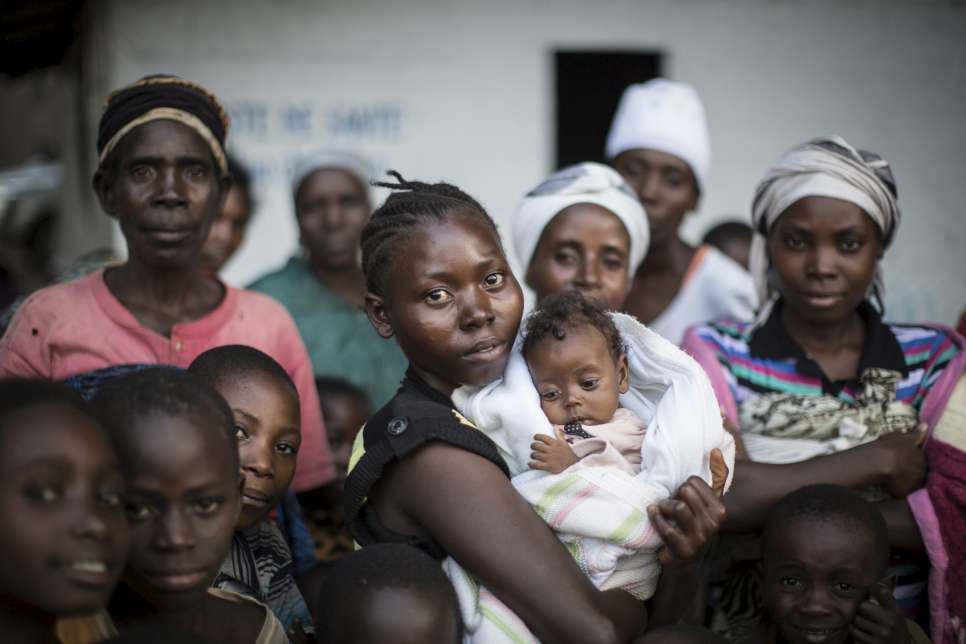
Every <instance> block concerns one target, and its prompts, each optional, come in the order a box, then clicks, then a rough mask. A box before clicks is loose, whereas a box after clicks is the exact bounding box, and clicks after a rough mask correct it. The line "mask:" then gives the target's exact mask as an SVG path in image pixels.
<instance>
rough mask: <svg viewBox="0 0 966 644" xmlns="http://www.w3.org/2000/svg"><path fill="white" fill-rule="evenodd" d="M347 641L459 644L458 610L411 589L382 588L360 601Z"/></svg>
mask: <svg viewBox="0 0 966 644" xmlns="http://www.w3.org/2000/svg"><path fill="white" fill-rule="evenodd" d="M355 604H356V609H357V610H356V612H355V613H354V615H353V617H352V621H353V624H352V625H350V626H349V631H350V632H349V633H348V634H346V635H348V636H347V637H345V640H346V641H351V642H355V644H382V643H383V642H395V643H396V644H421V643H422V642H439V643H441V644H450V643H452V644H456V643H458V642H459V641H460V639H459V624H458V623H457V621H456V608H455V607H454V606H451V605H449V603H448V602H440V600H439V598H438V597H434V596H433V595H431V594H429V593H427V592H420V591H414V590H411V589H407V588H378V589H373V590H372V591H370V592H368V593H365V594H364V595H363V596H362V597H361V598H359V599H358V600H357V601H356V602H355Z"/></svg>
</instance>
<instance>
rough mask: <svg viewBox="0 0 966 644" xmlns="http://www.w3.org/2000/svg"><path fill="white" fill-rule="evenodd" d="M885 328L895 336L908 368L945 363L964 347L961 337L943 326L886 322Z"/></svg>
mask: <svg viewBox="0 0 966 644" xmlns="http://www.w3.org/2000/svg"><path fill="white" fill-rule="evenodd" d="M886 327H887V328H888V329H889V331H890V332H891V333H892V335H894V336H895V338H896V341H897V342H898V343H899V347H900V349H901V350H902V354H903V356H904V357H905V359H906V364H907V366H909V367H915V366H917V365H921V364H923V363H927V362H928V363H931V364H932V365H933V366H935V365H936V363H946V362H948V361H949V360H951V359H952V358H954V357H955V356H956V355H957V354H959V353H961V352H962V351H963V349H964V346H966V341H964V339H963V337H962V336H961V335H959V334H958V333H957V332H956V331H955V330H954V329H953V328H952V327H948V326H945V325H943V324H933V323H914V324H909V323H894V322H887V323H886Z"/></svg>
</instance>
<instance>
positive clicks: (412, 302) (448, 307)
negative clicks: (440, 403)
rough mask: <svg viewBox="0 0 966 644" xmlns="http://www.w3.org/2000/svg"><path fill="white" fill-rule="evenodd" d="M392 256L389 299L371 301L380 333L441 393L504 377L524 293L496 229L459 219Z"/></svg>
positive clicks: (435, 225) (432, 227) (414, 235)
mask: <svg viewBox="0 0 966 644" xmlns="http://www.w3.org/2000/svg"><path fill="white" fill-rule="evenodd" d="M394 258H395V259H394V261H393V263H392V266H391V268H390V270H389V271H388V276H387V279H386V293H385V297H383V298H378V297H374V296H371V295H370V296H368V297H367V303H366V306H367V309H368V312H369V319H370V320H371V321H372V322H373V325H374V326H375V327H376V330H377V331H378V332H379V333H380V335H382V336H383V337H387V338H388V337H390V336H395V337H396V341H397V342H398V343H399V346H400V347H401V348H402V350H403V352H404V353H405V354H406V357H407V358H409V361H410V364H411V365H412V366H413V368H414V369H416V371H417V372H418V373H419V374H420V376H422V377H423V378H424V379H425V380H426V381H427V382H428V383H429V384H430V385H432V386H433V387H435V388H436V389H438V390H440V391H444V392H447V393H448V392H450V391H452V390H453V389H455V388H456V387H458V386H460V385H463V384H468V385H482V384H486V383H488V382H491V381H493V380H495V379H496V378H498V377H499V376H501V375H502V374H503V368H504V367H505V366H506V361H507V357H508V356H509V352H510V349H511V348H512V347H513V341H514V339H515V338H516V333H517V328H518V327H519V326H520V316H521V314H522V312H523V294H522V293H521V291H520V285H519V284H517V281H516V279H515V278H514V277H513V273H512V272H511V271H510V266H509V264H508V263H507V260H506V257H505V256H504V254H503V249H502V248H501V247H500V243H499V240H498V239H497V236H496V233H495V232H494V231H493V230H492V228H490V227H489V226H488V225H487V224H486V223H485V222H483V221H480V220H478V219H474V218H472V217H470V216H465V215H459V214H454V215H452V216H450V217H449V218H448V219H446V220H445V221H442V222H430V223H426V224H423V225H420V226H419V227H418V228H415V229H414V230H413V231H412V232H411V233H409V235H408V236H407V237H406V238H405V239H404V240H402V241H401V242H400V243H399V245H398V247H397V248H395V249H394Z"/></svg>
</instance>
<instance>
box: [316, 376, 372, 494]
mask: <svg viewBox="0 0 966 644" xmlns="http://www.w3.org/2000/svg"><path fill="white" fill-rule="evenodd" d="M319 400H320V401H321V403H322V415H323V417H324V418H325V429H326V432H327V433H328V437H329V451H330V452H331V453H332V460H333V462H334V463H335V468H336V472H337V473H338V476H339V483H340V484H341V483H342V482H344V481H345V477H346V474H347V472H348V470H349V455H350V453H351V452H352V442H353V441H354V440H355V439H356V434H358V433H359V430H360V429H362V425H363V424H364V423H365V422H366V421H367V420H368V419H369V409H368V408H367V407H366V405H364V404H363V402H362V401H361V400H359V399H358V398H357V397H355V396H350V395H347V394H341V393H324V394H322V395H321V396H319Z"/></svg>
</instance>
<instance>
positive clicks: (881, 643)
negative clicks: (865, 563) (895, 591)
mask: <svg viewBox="0 0 966 644" xmlns="http://www.w3.org/2000/svg"><path fill="white" fill-rule="evenodd" d="M852 637H853V638H854V639H855V641H856V642H860V643H861V644H908V642H909V631H908V629H907V628H906V619H905V618H904V617H903V616H902V613H900V612H899V606H898V604H896V600H895V598H894V597H893V596H892V589H891V588H889V585H888V584H886V583H885V582H882V581H880V582H878V583H876V584H875V586H873V587H872V589H871V590H870V591H869V597H868V598H866V599H865V600H863V602H862V603H861V604H859V610H858V611H857V612H856V613H855V618H854V619H853V620H852Z"/></svg>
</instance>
